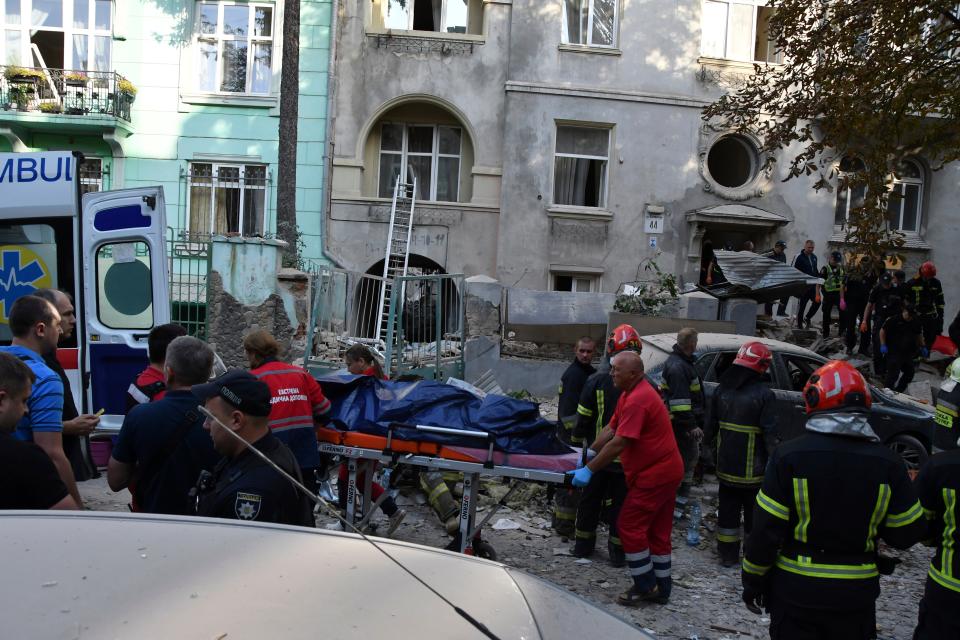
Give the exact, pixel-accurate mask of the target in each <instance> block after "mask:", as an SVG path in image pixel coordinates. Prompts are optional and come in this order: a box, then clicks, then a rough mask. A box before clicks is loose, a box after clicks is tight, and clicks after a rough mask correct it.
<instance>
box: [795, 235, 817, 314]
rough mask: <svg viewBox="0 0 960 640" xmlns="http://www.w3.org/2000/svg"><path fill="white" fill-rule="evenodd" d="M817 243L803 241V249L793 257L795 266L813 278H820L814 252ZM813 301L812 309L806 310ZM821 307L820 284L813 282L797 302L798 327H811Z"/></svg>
mask: <svg viewBox="0 0 960 640" xmlns="http://www.w3.org/2000/svg"><path fill="white" fill-rule="evenodd" d="M814 248H815V245H814V243H813V240H807V241H806V242H804V243H803V251H801V252H800V253H798V254H797V257H796V258H794V259H793V268H794V269H797V270H798V271H802V272H803V273H805V274H807V275H808V276H810V277H811V278H819V277H820V270H819V269H818V268H817V254H815V253H814V252H813V250H814ZM808 302H809V303H811V306H810V311H807V312H805V309H806V308H807V303H808ZM819 308H820V285H818V284H812V285H810V286H808V287H807V288H806V290H805V291H804V292H803V294H802V295H801V296H800V299H799V301H798V304H797V328H798V329H803V328H804V325H806V327H807V329H809V328H810V319H811V318H813V316H814V315H815V314H816V313H817V309H819Z"/></svg>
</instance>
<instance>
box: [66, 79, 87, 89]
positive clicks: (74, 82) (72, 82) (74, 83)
mask: <svg viewBox="0 0 960 640" xmlns="http://www.w3.org/2000/svg"><path fill="white" fill-rule="evenodd" d="M63 82H64V84H66V85H67V86H68V87H85V86H87V81H86V80H71V79H70V78H67V79H66V80H64V81H63Z"/></svg>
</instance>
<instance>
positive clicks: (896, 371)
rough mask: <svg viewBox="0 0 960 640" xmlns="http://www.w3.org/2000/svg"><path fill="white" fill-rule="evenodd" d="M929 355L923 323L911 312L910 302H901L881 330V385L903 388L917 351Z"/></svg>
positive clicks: (911, 369) (908, 378) (900, 389)
mask: <svg viewBox="0 0 960 640" xmlns="http://www.w3.org/2000/svg"><path fill="white" fill-rule="evenodd" d="M918 351H919V353H920V355H921V356H923V357H924V358H926V357H927V356H928V355H930V352H929V350H928V349H927V347H926V346H924V342H923V325H922V324H921V323H920V321H919V320H918V319H917V318H916V316H915V315H914V309H913V305H912V304H911V303H909V302H904V303H903V304H902V305H901V308H900V313H899V314H895V315H893V316H890V317H889V318H887V321H886V322H884V323H883V328H882V329H880V353H882V354H883V355H884V356H885V357H886V359H887V373H886V376H885V378H884V385H885V386H886V387H887V388H888V389H893V390H894V391H900V392H903V391H906V390H907V385H908V384H910V382H912V381H913V374H914V373H915V371H916V363H915V362H914V361H915V359H916V357H917V352H918Z"/></svg>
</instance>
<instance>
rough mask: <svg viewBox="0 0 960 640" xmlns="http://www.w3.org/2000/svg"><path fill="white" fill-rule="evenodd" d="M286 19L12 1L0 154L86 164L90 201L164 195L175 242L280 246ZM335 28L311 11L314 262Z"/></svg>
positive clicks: (306, 46)
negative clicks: (134, 191)
mask: <svg viewBox="0 0 960 640" xmlns="http://www.w3.org/2000/svg"><path fill="white" fill-rule="evenodd" d="M283 11H284V0H273V1H270V0H256V1H253V0H251V1H246V0H197V1H194V0H116V1H110V0H5V4H2V3H0V64H2V65H3V66H2V67H0V71H3V75H2V77H0V151H43V150H54V149H57V150H62V149H70V150H76V151H80V152H82V153H83V154H84V155H85V157H86V158H87V161H86V163H85V165H84V168H83V170H82V172H81V180H82V182H83V185H84V187H83V188H84V189H86V190H105V189H119V188H126V187H136V186H142V185H154V184H160V185H163V187H164V191H165V195H166V201H167V223H168V225H169V226H170V227H172V228H173V229H174V230H175V233H177V234H179V235H182V234H188V235H189V236H194V235H195V236H196V237H206V236H209V235H226V236H253V237H256V236H266V237H270V236H271V235H272V234H273V233H275V231H276V220H277V210H276V201H277V195H276V180H277V172H278V166H277V150H278V123H279V117H280V107H279V97H280V61H281V57H282V45H283V34H282V24H283ZM330 23H331V1H330V0H301V26H300V99H299V122H298V150H297V185H298V186H297V199H296V202H297V224H298V227H299V229H300V233H301V240H302V242H303V243H304V246H303V251H302V253H303V256H304V257H305V258H308V259H312V260H322V259H323V251H322V246H323V243H322V237H321V232H322V220H323V214H324V203H325V195H324V185H325V183H326V179H325V169H324V161H325V154H326V123H327V106H328V99H327V90H328V64H329V59H330ZM24 68H26V69H27V70H28V71H30V72H32V73H26V74H24V73H23V69H24ZM129 83H132V85H133V89H131V87H130V84H129ZM134 91H135V94H134Z"/></svg>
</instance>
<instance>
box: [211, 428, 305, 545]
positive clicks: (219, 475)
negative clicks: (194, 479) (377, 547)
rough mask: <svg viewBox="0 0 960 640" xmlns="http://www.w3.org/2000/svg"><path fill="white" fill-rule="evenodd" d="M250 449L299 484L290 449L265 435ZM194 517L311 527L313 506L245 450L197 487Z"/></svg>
mask: <svg viewBox="0 0 960 640" xmlns="http://www.w3.org/2000/svg"><path fill="white" fill-rule="evenodd" d="M251 446H253V447H255V448H256V449H258V450H259V451H260V452H261V453H263V454H264V455H266V456H267V457H268V458H270V460H272V461H273V462H274V463H276V464H277V465H278V466H279V467H280V468H281V469H283V470H284V471H286V472H287V473H288V474H290V475H291V476H293V477H294V478H296V479H297V480H300V481H301V482H302V480H301V477H300V467H299V465H298V464H297V459H296V458H295V457H294V455H293V453H291V452H290V449H288V448H287V447H286V445H284V444H283V443H282V442H280V440H279V439H278V438H277V437H276V436H275V435H273V434H272V433H268V434H267V435H265V436H263V437H262V438H260V439H259V440H257V441H256V442H254V443H253V444H252V445H251ZM197 515H200V516H208V517H212V518H229V519H232V520H257V521H259V522H276V523H279V524H293V525H299V526H301V527H314V526H316V523H315V521H314V519H313V504H312V502H311V501H310V499H309V498H307V497H306V495H304V493H303V492H302V491H301V490H300V489H298V488H297V487H295V486H294V485H293V483H292V482H290V481H289V480H288V479H287V478H285V477H284V476H282V475H281V474H280V473H279V472H278V471H277V470H276V469H274V468H273V467H272V466H270V465H268V464H267V463H266V462H264V461H263V460H262V459H261V458H260V457H259V456H257V455H256V454H255V453H253V452H252V451H250V450H248V449H244V451H243V453H241V454H240V455H238V456H237V457H236V458H231V459H227V460H222V461H221V462H220V464H218V465H217V467H216V468H215V469H214V470H213V474H212V475H211V476H210V477H208V478H206V479H202V480H201V482H200V485H199V486H198V500H197Z"/></svg>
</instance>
